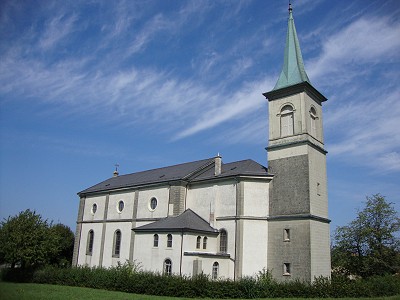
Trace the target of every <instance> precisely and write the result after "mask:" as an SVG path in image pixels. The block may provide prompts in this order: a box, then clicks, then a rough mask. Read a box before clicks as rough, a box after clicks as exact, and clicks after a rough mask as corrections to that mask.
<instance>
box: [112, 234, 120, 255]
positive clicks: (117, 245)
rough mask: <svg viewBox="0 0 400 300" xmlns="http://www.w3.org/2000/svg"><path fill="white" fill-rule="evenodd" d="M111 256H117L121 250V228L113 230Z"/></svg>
mask: <svg viewBox="0 0 400 300" xmlns="http://www.w3.org/2000/svg"><path fill="white" fill-rule="evenodd" d="M113 249H114V250H113V257H119V253H120V252H121V230H119V229H118V230H116V231H115V232H114V247H113Z"/></svg>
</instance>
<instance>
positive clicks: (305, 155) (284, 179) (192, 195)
mask: <svg viewBox="0 0 400 300" xmlns="http://www.w3.org/2000/svg"><path fill="white" fill-rule="evenodd" d="M263 95H264V96H265V98H266V99H267V100H268V105H269V143H268V147H267V151H268V168H267V167H264V166H262V165H260V164H258V163H257V162H255V161H253V160H251V159H246V160H241V161H235V162H229V163H225V162H223V161H222V157H221V156H220V155H217V156H216V157H212V158H208V159H204V160H199V161H193V162H187V163H182V164H178V165H173V166H168V167H162V168H159V169H153V170H147V171H142V172H137V173H132V174H127V175H119V174H118V172H117V171H115V172H114V176H113V177H111V178H109V179H107V180H105V181H103V182H101V183H99V184H96V185H94V186H92V187H89V188H87V189H85V190H83V191H81V192H79V193H78V195H79V197H80V202H79V211H78V218H77V228H76V236H75V246H74V256H73V265H77V266H84V265H86V266H90V267H95V266H101V267H110V266H116V265H117V264H118V263H125V262H127V261H129V262H132V263H138V264H140V266H141V268H142V269H143V270H146V271H153V272H159V273H164V274H177V275H185V276H193V275H196V274H200V273H204V274H207V275H209V276H210V278H212V279H218V278H225V279H228V278H229V279H234V280H236V279H239V278H241V277H243V276H254V275H256V274H257V273H258V271H261V270H262V269H263V268H265V269H268V270H270V271H271V272H272V275H273V276H274V278H276V279H277V280H280V281H283V280H292V279H300V280H305V281H312V280H313V279H314V278H315V277H316V276H321V275H322V276H330V272H331V265H330V240H329V223H330V220H329V219H328V196H327V176H326V153H327V152H326V151H325V150H324V139H323V124H322V103H323V102H324V101H326V100H327V99H326V98H325V97H324V96H323V95H322V94H321V93H320V92H319V91H317V90H316V89H315V88H314V87H313V86H312V85H311V83H310V80H309V78H308V76H307V74H306V72H305V68H304V64H303V59H302V54H301V51H300V45H299V41H298V38H297V33H296V29H295V26H294V20H293V15H292V9H291V7H290V6H289V19H288V30H287V36H286V47H285V53H284V62H283V69H282V72H281V74H280V76H279V79H278V81H277V83H276V85H275V87H274V88H273V89H272V91H269V92H267V93H264V94H263ZM260 96H261V95H260Z"/></svg>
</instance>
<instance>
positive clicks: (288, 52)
mask: <svg viewBox="0 0 400 300" xmlns="http://www.w3.org/2000/svg"><path fill="white" fill-rule="evenodd" d="M305 81H307V82H308V83H310V80H309V79H308V76H307V74H306V71H305V70H304V63H303V57H302V55H301V50H300V44H299V40H298V38H297V33H296V28H295V26H294V20H293V14H292V6H291V4H290V3H289V20H288V31H287V35H286V47H285V58H284V62H283V68H282V72H281V75H280V76H279V79H278V82H277V83H276V85H275V87H274V89H273V90H278V89H281V88H283V87H287V86H290V85H294V84H297V83H301V82H305Z"/></svg>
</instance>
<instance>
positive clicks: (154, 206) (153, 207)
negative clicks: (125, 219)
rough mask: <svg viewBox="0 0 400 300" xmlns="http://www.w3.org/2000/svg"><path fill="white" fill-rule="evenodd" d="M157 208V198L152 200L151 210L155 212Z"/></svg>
mask: <svg viewBox="0 0 400 300" xmlns="http://www.w3.org/2000/svg"><path fill="white" fill-rule="evenodd" d="M156 207H157V198H154V197H153V198H151V199H150V210H155V209H156Z"/></svg>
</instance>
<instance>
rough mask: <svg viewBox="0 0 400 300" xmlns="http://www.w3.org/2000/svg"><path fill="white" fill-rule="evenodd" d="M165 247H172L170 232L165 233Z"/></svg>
mask: <svg viewBox="0 0 400 300" xmlns="http://www.w3.org/2000/svg"><path fill="white" fill-rule="evenodd" d="M167 247H168V248H171V247H172V234H168V235H167Z"/></svg>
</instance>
